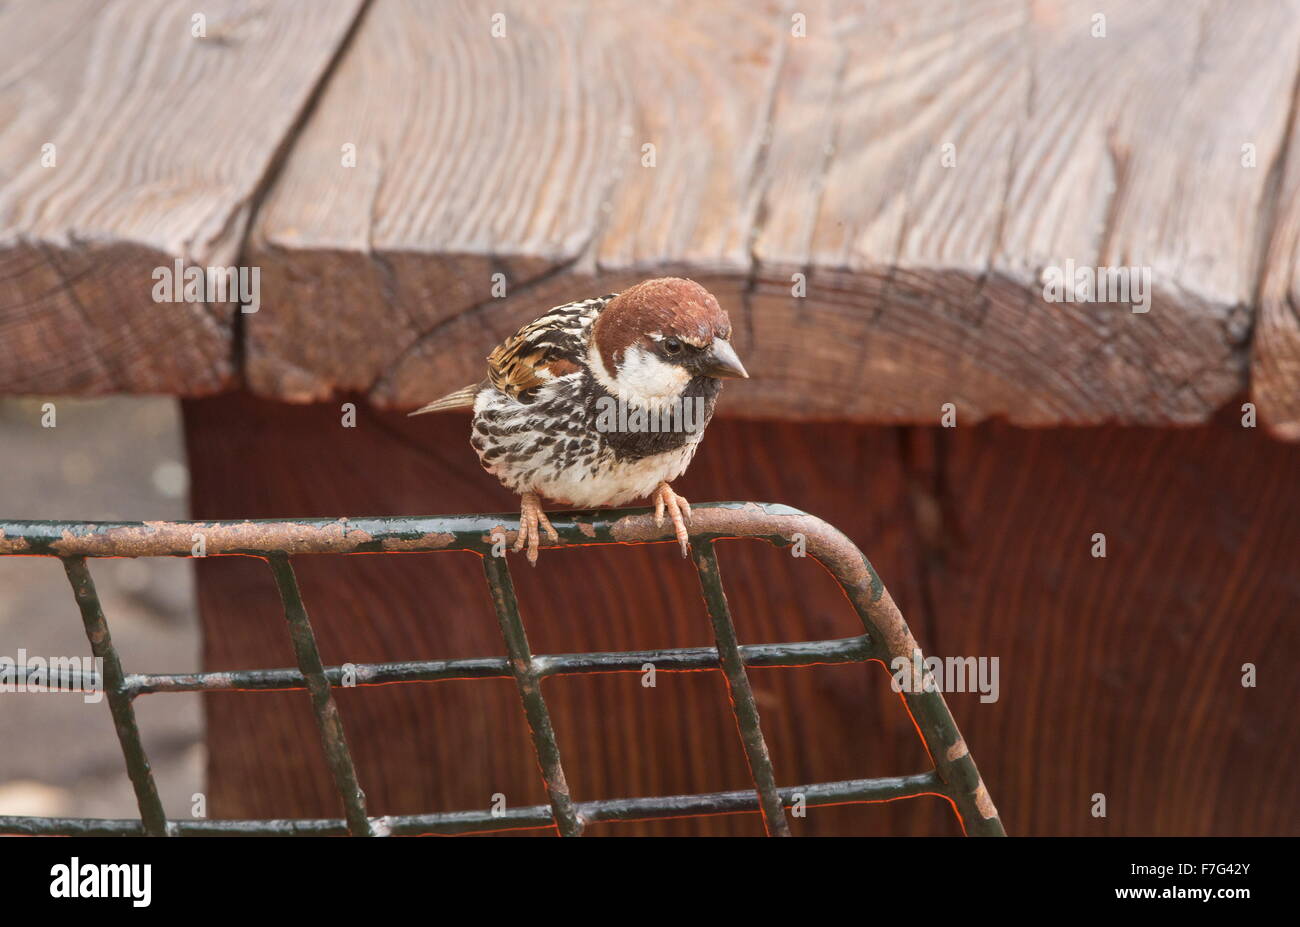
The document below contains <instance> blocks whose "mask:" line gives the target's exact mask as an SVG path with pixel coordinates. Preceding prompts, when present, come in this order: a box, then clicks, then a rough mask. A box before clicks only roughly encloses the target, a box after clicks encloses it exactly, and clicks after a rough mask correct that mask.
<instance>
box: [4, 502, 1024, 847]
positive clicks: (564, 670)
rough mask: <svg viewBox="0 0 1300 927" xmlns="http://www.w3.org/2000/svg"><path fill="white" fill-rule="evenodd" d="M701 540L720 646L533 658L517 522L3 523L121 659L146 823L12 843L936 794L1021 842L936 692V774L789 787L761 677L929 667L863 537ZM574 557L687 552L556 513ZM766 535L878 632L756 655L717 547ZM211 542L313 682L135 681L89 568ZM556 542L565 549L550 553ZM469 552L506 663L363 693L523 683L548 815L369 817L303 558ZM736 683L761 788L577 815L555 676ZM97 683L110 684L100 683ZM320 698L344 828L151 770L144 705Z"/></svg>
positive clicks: (798, 526) (930, 710) (747, 516)
mask: <svg viewBox="0 0 1300 927" xmlns="http://www.w3.org/2000/svg"><path fill="white" fill-rule="evenodd" d="M692 508H693V516H692V522H691V542H692V546H693V551H694V565H695V567H696V570H697V573H698V576H699V579H700V584H701V591H702V592H703V594H704V598H705V601H706V604H707V605H708V609H709V616H710V621H711V622H712V625H713V632H714V639H715V641H716V644H717V646H716V648H685V649H675V650H657V651H636V652H624V653H589V654H554V655H538V656H534V655H533V654H532V653H531V651H530V649H529V646H528V639H527V635H526V632H525V629H524V623H523V620H522V618H521V617H520V614H519V607H518V603H517V601H516V599H515V594H514V587H513V584H512V582H511V580H510V574H509V570H508V568H507V566H506V563H505V560H504V558H502V557H499V556H495V554H496V553H497V552H499V547H498V549H497V550H494V545H495V544H496V542H497V541H498V540H499V538H500V536H501V534H500V533H501V532H502V531H505V532H516V531H517V530H518V518H517V516H514V515H455V516H443V517H436V518H357V519H348V518H340V519H305V520H277V519H260V520H247V521H217V522H146V523H140V522H113V523H106V522H98V523H74V522H34V521H9V522H0V556H14V555H18V556H46V557H58V558H60V559H61V560H62V561H63V562H64V565H65V568H66V569H67V571H68V576H69V580H70V581H71V582H72V586H73V591H74V595H75V597H76V600H77V603H78V606H79V607H80V609H81V612H82V618H83V621H84V623H85V626H86V632H87V635H88V636H89V637H90V640H91V645H92V648H93V650H94V653H95V655H96V656H101V657H103V659H104V679H103V680H102V683H103V684H104V688H105V691H106V694H107V696H108V699H109V704H110V708H111V709H112V712H113V718H114V723H115V725H116V726H117V729H118V737H119V742H120V744H121V747H122V753H123V757H124V759H125V761H126V766H127V772H128V774H129V776H130V778H131V782H132V784H133V786H134V787H135V789H136V796H137V802H138V804H139V807H140V814H141V819H140V820H139V821H129V820H126V821H121V820H97V819H83V818H37V817H15V816H7V817H6V816H0V833H11V834H103V835H139V834H164V833H170V834H177V835H199V834H248V835H267V836H274V835H307V834H314V835H325V834H345V833H351V834H358V835H359V834H372V835H387V834H424V833H428V834H457V833H482V832H487V831H496V830H506V829H522V828H554V829H556V830H557V831H558V832H559V833H561V834H563V835H566V836H567V835H577V834H579V833H581V831H582V828H583V825H584V824H586V823H592V822H600V821H619V820H650V819H658V818H670V817H681V816H684V815H703V814H728V813H753V812H755V811H757V812H759V813H760V814H761V815H762V816H763V820H764V824H765V827H766V829H767V831H768V833H769V834H774V835H779V834H785V833H788V832H789V823H788V821H787V819H786V816H785V814H784V808H786V807H790V806H791V805H793V804H795V803H796V802H798V803H802V804H805V805H811V806H816V805H825V804H842V803H845V802H875V801H890V800H894V799H899V798H909V797H916V796H920V795H932V796H938V797H941V798H944V799H946V800H947V801H948V802H949V803H950V804H951V805H952V807H953V809H954V811H955V812H956V813H957V815H958V818H959V819H960V820H961V822H962V826H963V828H964V830H965V831H966V833H968V834H972V835H983V836H993V835H999V836H1000V835H1002V834H1004V833H1005V831H1004V830H1003V827H1002V823H1001V821H1000V819H999V818H998V815H997V811H996V809H995V808H994V807H993V803H992V801H991V799H990V798H989V796H988V792H987V790H986V789H985V788H984V784H983V782H982V780H981V779H980V775H979V771H978V770H977V768H976V766H975V762H974V759H973V758H972V757H971V755H970V751H969V750H968V749H967V748H966V744H965V741H964V740H963V739H962V737H961V733H960V731H958V729H957V725H956V723H955V722H954V721H953V719H952V715H951V714H950V713H949V711H948V708H947V705H946V704H945V703H944V700H943V696H942V694H940V693H939V692H938V691H937V690H936V691H929V692H915V693H913V692H906V693H904V703H905V705H906V706H907V710H908V712H909V713H910V714H911V716H912V720H913V721H914V722H915V725H916V729H917V731H918V732H919V733H920V735H921V738H922V740H923V741H924V742H925V745H926V749H927V750H928V751H929V754H930V756H931V758H932V760H933V762H934V769H932V770H930V771H927V772H924V773H920V774H917V775H911V776H905V777H899V778H878V779H861V780H847V781H843V782H829V783H826V782H823V783H811V784H808V785H802V786H785V787H780V786H777V784H776V772H775V770H774V769H773V767H772V763H771V759H770V757H769V755H768V751H767V746H766V743H765V742H764V740H763V735H762V730H761V727H760V723H759V717H758V710H757V706H756V705H755V703H754V699H753V693H752V691H751V690H750V687H749V682H748V678H747V674H746V667H749V666H783V667H795V666H805V665H811V664H817V663H860V662H866V661H881V662H884V663H886V664H888V663H889V662H890V661H891V660H893V659H896V658H898V657H899V656H907V657H909V658H910V657H911V656H912V655H913V652H916V653H919V649H917V648H916V642H915V641H914V640H913V639H912V636H911V633H910V632H909V631H908V628H907V625H906V623H905V622H904V620H903V618H902V615H901V614H899V612H898V609H897V608H896V607H895V606H894V603H893V601H892V599H891V598H890V597H889V594H888V592H887V591H886V589H885V587H884V584H883V583H881V581H880V578H879V576H877V575H876V573H875V571H874V569H872V567H871V564H870V563H869V562H868V561H867V559H866V558H865V557H864V556H863V555H862V553H861V551H859V550H858V549H857V548H856V547H855V546H854V545H853V544H852V542H850V541H849V540H848V539H847V538H846V537H844V536H843V535H842V534H841V533H840V532H838V531H836V530H835V529H834V528H832V527H831V526H829V525H827V524H826V523H825V522H822V521H820V520H819V519H817V518H814V517H813V516H810V515H807V514H805V513H803V512H800V511H798V510H797V509H792V508H790V507H788V506H784V505H774V504H760V503H737V502H733V503H713V504H701V505H696V506H693V507H692ZM551 521H552V524H553V525H554V526H555V528H556V530H557V532H558V533H559V535H560V542H559V546H563V545H566V544H574V545H591V544H644V543H660V542H664V543H674V542H675V541H674V538H673V534H672V527H671V525H655V523H654V519H653V517H652V516H651V514H650V513H649V512H648V510H646V509H625V510H616V511H597V512H568V513H560V514H558V515H552V517H551ZM738 537H746V538H758V539H762V540H766V541H768V542H770V543H772V544H775V545H778V546H783V547H784V546H790V545H792V544H796V543H798V544H800V545H801V546H806V548H807V551H806V552H807V555H808V556H809V557H810V558H811V559H814V560H816V561H818V562H820V563H821V565H822V566H824V567H825V568H826V569H827V570H828V571H829V572H830V573H831V575H832V576H834V577H835V579H836V581H837V582H838V583H839V584H840V587H841V588H842V589H843V591H844V593H845V595H846V597H847V598H848V600H849V602H850V603H851V604H852V606H853V608H854V610H855V611H856V612H857V614H858V616H859V618H860V619H861V621H862V624H863V629H864V632H865V633H864V634H862V635H860V636H858V637H854V638H847V639H842V640H828V641H807V642H801V643H792V644H759V645H748V646H743V645H741V644H740V643H739V641H738V640H737V638H736V632H735V626H734V623H733V622H732V620H731V615H730V612H729V610H728V607H727V603H726V596H725V592H724V590H723V586H722V580H721V576H720V572H719V568H718V563H717V557H716V553H715V550H714V544H713V542H714V541H716V540H718V539H721V538H738ZM200 539H201V540H202V547H203V549H204V550H205V553H206V555H207V556H228V555H244V556H253V557H258V558H259V559H263V560H266V561H267V562H268V563H269V564H270V565H271V569H272V572H273V574H274V575H275V579H276V583H277V586H278V588H279V591H280V596H281V601H282V604H283V606H284V611H285V618H286V621H287V623H288V628H289V632H290V636H291V638H292V641H293V644H294V650H295V655H296V657H297V661H298V668H297V669H296V670H295V669H291V668H284V669H256V670H240V671H233V672H225V673H189V674H180V673H178V674H131V675H126V674H124V672H123V670H122V667H121V663H120V661H119V659H118V656H117V652H116V650H115V649H114V648H113V645H112V640H111V638H110V637H109V635H108V626H107V622H106V620H105V619H104V616H103V613H102V610H101V609H100V607H99V602H98V598H97V597H96V596H95V592H94V585H93V582H92V581H91V578H90V573H89V571H88V569H87V567H86V562H85V558H88V557H123V556H125V557H189V556H192V555H193V553H194V551H195V548H196V542H197V541H198V540H200ZM547 546H551V545H547ZM430 551H469V552H472V553H474V554H477V555H478V556H480V557H482V558H483V561H484V570H485V575H486V579H487V584H488V587H489V590H490V592H491V595H492V601H493V605H494V607H495V610H496V615H497V619H498V623H499V624H500V627H501V631H502V636H503V639H504V641H505V645H506V651H507V656H506V657H505V658H500V657H487V658H479V659H468V660H441V661H439V660H435V661H412V662H403V663H382V664H362V665H358V666H355V667H352V668H350V669H351V672H352V675H353V677H354V678H355V681H356V684H357V685H361V686H365V685H379V684H385V683H393V682H401V683H410V682H434V681H438V680H444V679H487V678H505V677H510V678H513V679H514V681H515V683H516V686H517V687H518V689H519V693H520V699H521V702H522V704H523V709H524V712H525V715H526V717H527V719H528V723H529V727H530V729H531V731H532V738H533V747H534V750H535V751H536V753H537V759H538V763H539V765H540V766H541V768H542V772H543V778H544V780H545V783H546V788H547V795H548V798H549V801H550V804H549V805H539V806H533V807H527V808H513V809H508V810H506V811H505V812H504V813H501V812H491V811H460V812H446V813H435V814H417V815H401V816H382V817H368V816H367V814H366V811H365V796H364V794H363V792H362V790H361V786H360V784H359V782H358V780H357V776H356V770H355V766H354V764H353V762H352V758H351V754H350V752H349V751H348V747H347V741H346V737H345V735H344V731H343V725H342V722H341V719H340V717H339V714H338V710H337V707H336V706H335V704H334V700H333V697H332V694H331V691H330V690H331V687H333V686H338V685H341V684H342V670H341V668H340V667H328V668H327V667H324V666H323V665H322V661H321V658H320V652H319V649H318V647H317V645H316V641H315V636H314V633H313V632H312V628H311V622H310V619H309V617H308V614H307V610H306V607H305V605H304V603H303V600H302V596H301V594H300V592H299V590H298V586H297V583H296V581H295V580H294V577H293V571H292V568H291V566H290V556H297V555H309V554H313V553H344V554H347V553H398V552H430ZM645 663H652V664H654V666H655V668H656V670H657V671H659V670H662V671H665V672H679V671H683V672H684V671H694V670H700V669H717V670H721V671H722V672H723V674H724V676H725V678H726V681H727V687H728V692H729V694H730V698H731V703H732V708H733V712H734V715H735V718H736V725H737V730H738V732H739V733H740V736H741V740H742V743H743V745H744V748H745V753H746V758H747V759H748V761H749V764H750V770H751V773H752V775H753V778H754V782H755V787H754V789H753V790H747V791H737V792H714V793H707V794H697V795H676V796H656V797H648V798H634V799H614V800H604V801H591V802H575V801H574V800H573V798H572V797H571V796H570V794H569V790H568V787H567V785H566V784H565V779H564V771H563V767H562V765H561V761H560V752H559V746H558V744H557V742H556V739H555V734H554V731H553V729H552V725H551V719H550V715H549V712H548V711H547V708H546V702H545V700H544V698H543V697H542V687H541V683H542V680H543V679H545V678H547V677H548V676H563V675H570V674H580V673H590V672H640V671H641V668H642V666H643V665H644V664H645ZM90 676H91V677H92V679H91V681H94V682H100V680H95V679H93V674H90ZM269 689H306V690H307V691H308V692H309V693H310V694H311V698H312V706H313V710H314V711H315V713H316V719H317V723H318V725H319V726H320V730H321V741H322V746H323V749H324V751H325V753H326V758H327V760H328V762H329V765H330V769H331V772H332V773H333V775H334V781H335V785H336V787H337V789H338V791H339V794H340V797H341V799H342V801H343V805H344V809H345V818H344V819H342V820H336V819H327V820H283V819H281V820H275V819H272V820H256V821H207V820H197V821H189V820H172V821H167V820H166V819H165V816H164V813H163V808H162V805H161V802H160V801H159V800H158V794H157V789H156V788H155V787H154V783H153V778H152V774H151V773H150V771H149V761H148V758H147V756H146V755H145V752H144V749H143V746H142V745H141V743H140V736H139V731H138V729H137V727H136V724H135V717H134V712H133V710H132V707H131V705H132V701H133V699H135V698H136V697H137V696H139V695H144V694H149V693H158V692H193V691H256V690H269Z"/></svg>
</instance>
